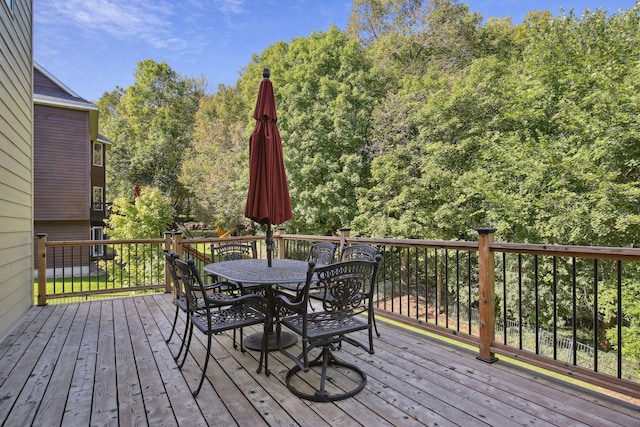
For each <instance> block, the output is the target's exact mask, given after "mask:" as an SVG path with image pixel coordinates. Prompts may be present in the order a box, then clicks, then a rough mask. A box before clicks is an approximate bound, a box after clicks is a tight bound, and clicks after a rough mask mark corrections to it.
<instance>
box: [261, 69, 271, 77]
mask: <svg viewBox="0 0 640 427" xmlns="http://www.w3.org/2000/svg"><path fill="white" fill-rule="evenodd" d="M269 76H271V71H270V70H269V69H268V68H265V69H263V70H262V77H264V78H265V79H268V78H269Z"/></svg>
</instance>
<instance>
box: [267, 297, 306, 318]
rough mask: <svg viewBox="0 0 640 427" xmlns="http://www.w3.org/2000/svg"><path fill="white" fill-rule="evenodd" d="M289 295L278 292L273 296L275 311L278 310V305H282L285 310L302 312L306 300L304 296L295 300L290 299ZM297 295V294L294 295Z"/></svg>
mask: <svg viewBox="0 0 640 427" xmlns="http://www.w3.org/2000/svg"><path fill="white" fill-rule="evenodd" d="M291 296H293V295H289V294H285V293H279V294H277V295H276V296H275V298H274V304H275V306H276V312H278V310H277V308H278V307H284V308H286V309H287V310H290V311H295V312H296V313H300V312H302V309H303V308H304V307H306V304H307V300H306V299H304V298H300V299H298V300H297V301H291V298H290V297H291ZM296 296H298V295H296Z"/></svg>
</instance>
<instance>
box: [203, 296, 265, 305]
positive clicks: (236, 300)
mask: <svg viewBox="0 0 640 427" xmlns="http://www.w3.org/2000/svg"><path fill="white" fill-rule="evenodd" d="M204 298H205V299H206V300H207V301H208V302H209V304H212V305H215V306H228V305H234V304H238V303H240V302H247V301H249V300H257V301H261V296H260V295H258V294H244V295H238V296H233V297H231V298H224V299H221V298H215V297H214V296H211V295H209V294H205V295H204Z"/></svg>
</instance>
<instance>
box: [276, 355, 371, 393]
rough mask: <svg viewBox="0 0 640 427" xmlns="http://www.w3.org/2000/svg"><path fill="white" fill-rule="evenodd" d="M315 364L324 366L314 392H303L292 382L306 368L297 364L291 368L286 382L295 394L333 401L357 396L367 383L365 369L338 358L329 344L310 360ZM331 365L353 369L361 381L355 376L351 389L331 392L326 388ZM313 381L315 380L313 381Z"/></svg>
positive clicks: (311, 365)
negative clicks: (354, 383)
mask: <svg viewBox="0 0 640 427" xmlns="http://www.w3.org/2000/svg"><path fill="white" fill-rule="evenodd" d="M314 366H321V367H322V371H321V374H320V378H319V379H317V381H319V384H318V383H316V384H318V388H316V389H315V390H314V392H313V393H307V392H302V391H300V390H298V389H297V388H296V387H295V386H294V385H293V384H292V382H291V380H292V378H293V377H294V376H295V375H296V374H298V373H299V372H301V371H302V372H304V371H305V370H304V369H302V368H301V367H300V366H298V365H295V366H294V367H293V368H291V369H290V370H289V372H287V375H286V377H285V384H286V386H287V388H288V389H289V391H291V392H292V393H293V394H295V395H296V396H298V397H300V398H302V399H307V400H312V401H315V402H333V401H336V400H342V399H346V398H348V397H352V396H355V395H356V394H358V393H359V392H360V391H362V389H363V388H364V386H365V384H366V383H367V375H366V374H365V373H364V371H362V370H361V369H360V368H358V367H357V366H356V365H353V364H350V363H346V362H344V361H342V360H340V359H338V358H336V357H335V356H334V355H333V352H332V351H331V349H330V348H329V347H328V346H325V347H323V348H322V352H321V353H320V354H319V355H318V356H317V357H316V358H315V359H313V360H312V361H310V362H309V367H314ZM329 366H331V368H332V369H340V368H344V369H348V370H350V371H352V372H353V374H355V375H356V376H357V377H359V381H357V380H355V378H354V381H355V382H356V385H355V387H353V388H352V389H351V390H348V391H345V392H343V393H334V394H331V393H329V392H328V391H327V390H326V388H325V385H326V380H327V368H328V367H329ZM307 380H309V378H307ZM312 382H315V381H312ZM312 387H313V386H312Z"/></svg>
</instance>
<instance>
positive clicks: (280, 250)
mask: <svg viewBox="0 0 640 427" xmlns="http://www.w3.org/2000/svg"><path fill="white" fill-rule="evenodd" d="M283 234H284V228H283V227H280V228H278V230H277V233H276V235H275V236H274V237H275V239H276V240H277V241H278V258H279V259H285V258H286V257H287V254H286V250H285V247H284V239H283V238H282V237H281V236H282V235H283Z"/></svg>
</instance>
